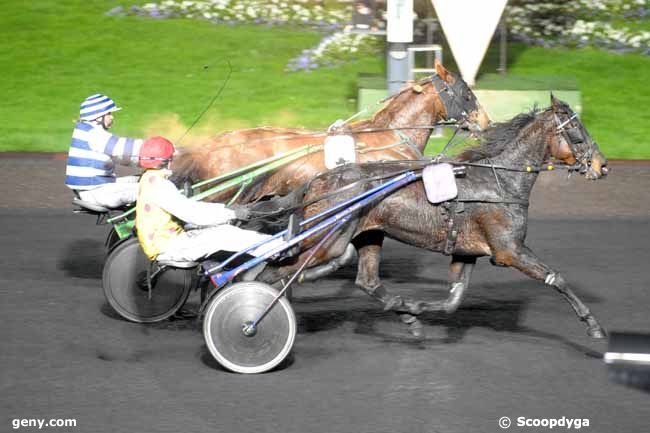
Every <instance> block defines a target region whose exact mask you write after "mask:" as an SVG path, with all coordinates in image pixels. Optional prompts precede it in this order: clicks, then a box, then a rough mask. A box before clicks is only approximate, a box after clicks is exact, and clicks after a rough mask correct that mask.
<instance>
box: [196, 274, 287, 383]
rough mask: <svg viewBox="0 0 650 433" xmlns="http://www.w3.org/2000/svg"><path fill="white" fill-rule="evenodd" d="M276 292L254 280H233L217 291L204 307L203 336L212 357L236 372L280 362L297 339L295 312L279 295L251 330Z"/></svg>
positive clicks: (265, 368)
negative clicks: (252, 324) (234, 282)
mask: <svg viewBox="0 0 650 433" xmlns="http://www.w3.org/2000/svg"><path fill="white" fill-rule="evenodd" d="M277 294H278V291H277V290H275V289H274V288H272V287H271V286H269V285H267V284H263V283H259V282H256V281H248V282H242V283H236V284H233V285H232V286H230V287H228V288H227V289H225V290H223V291H222V292H220V293H219V294H217V295H216V296H215V297H214V298H213V299H212V300H211V301H210V302H209V303H208V307H207V308H206V312H205V317H204V319H203V336H204V337H205V342H206V344H207V346H208V349H209V350H210V353H211V354H212V356H214V358H215V359H216V360H217V361H218V362H219V363H220V364H221V365H222V366H224V367H225V368H227V369H229V370H232V371H234V372H237V373H263V372H265V371H269V370H271V369H272V368H274V367H276V366H277V365H278V364H280V363H281V362H282V361H283V360H284V359H285V358H286V357H287V355H289V352H291V348H292V347H293V342H294V340H295V339H296V328H297V326H296V315H295V314H294V312H293V308H291V304H289V301H287V299H286V298H284V297H282V298H280V299H279V300H278V302H277V303H276V304H275V305H274V306H273V308H272V309H271V310H270V311H269V313H268V314H267V315H266V316H265V317H264V318H263V319H262V320H261V321H260V322H259V323H258V325H257V326H256V327H255V328H254V329H251V327H250V325H251V323H253V321H254V320H255V319H256V318H257V317H258V316H259V315H260V314H261V313H262V312H263V311H264V310H265V309H266V307H267V306H268V305H270V304H271V302H272V301H273V299H274V298H275V297H276V296H277Z"/></svg>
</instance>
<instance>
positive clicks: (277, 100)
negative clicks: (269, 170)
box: [0, 0, 383, 151]
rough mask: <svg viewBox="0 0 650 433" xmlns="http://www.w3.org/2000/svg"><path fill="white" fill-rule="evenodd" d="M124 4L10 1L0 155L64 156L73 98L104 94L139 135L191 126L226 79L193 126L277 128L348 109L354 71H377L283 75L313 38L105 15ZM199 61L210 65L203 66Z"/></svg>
mask: <svg viewBox="0 0 650 433" xmlns="http://www.w3.org/2000/svg"><path fill="white" fill-rule="evenodd" d="M120 3H121V4H123V5H129V4H132V2H127V1H122V2H118V3H115V2H107V1H97V0H95V1H79V0H64V1H61V2H56V1H54V0H50V1H43V0H40V1H34V2H31V3H30V8H25V7H24V5H23V4H21V3H20V2H9V4H8V5H5V6H4V8H3V9H4V10H3V15H2V17H0V52H2V53H3V55H2V56H0V67H1V69H2V71H3V76H4V78H3V79H2V80H0V95H2V99H3V101H2V103H1V104H0V150H5V151H6V150H47V151H63V150H66V149H67V147H68V145H69V138H70V137H69V136H70V133H71V131H72V127H73V123H72V122H73V120H74V119H75V118H76V116H77V115H78V110H79V104H80V102H81V101H82V100H83V99H84V98H85V97H86V96H88V95H90V94H93V93H105V94H107V95H109V96H111V97H112V98H113V99H115V100H116V101H117V103H118V105H120V106H122V107H123V110H122V111H121V112H119V113H117V115H116V121H115V126H114V129H113V130H114V131H115V132H116V133H118V134H121V135H132V136H142V135H145V134H153V133H156V132H157V131H156V127H157V126H158V127H159V130H162V131H161V132H159V133H162V132H165V131H168V130H169V131H172V130H173V132H168V133H169V134H173V135H172V136H171V137H170V138H175V137H174V136H176V137H177V136H179V135H180V134H181V133H182V130H183V127H182V126H176V127H175V128H171V127H169V126H168V125H163V122H162V120H161V119H162V118H169V117H170V116H169V115H172V114H175V115H178V118H179V121H180V123H181V124H182V125H185V126H188V125H190V124H191V123H192V122H193V120H194V119H195V118H196V116H197V115H198V114H199V113H200V112H201V111H202V110H203V109H204V108H205V107H206V105H207V104H208V102H209V101H210V100H211V99H212V97H213V96H214V95H215V94H216V92H217V90H218V89H219V87H220V86H221V85H222V83H223V82H224V79H225V78H226V76H227V74H228V66H227V61H229V62H230V63H231V64H232V67H233V74H232V76H231V78H230V81H229V82H228V84H227V86H226V88H225V90H224V91H223V93H222V94H221V96H220V98H219V99H218V100H217V102H216V103H215V104H214V106H213V108H212V109H211V110H210V111H209V112H208V113H207V114H206V115H205V117H204V118H203V119H202V121H201V123H200V124H199V125H198V126H197V130H200V131H203V132H205V133H209V132H211V133H216V132H218V131H220V130H223V129H225V128H228V127H234V126H238V127H240V126H255V125H258V124H276V125H283V126H309V127H325V126H327V125H328V124H329V123H331V122H333V121H334V120H336V119H337V118H339V117H342V116H345V115H347V114H348V113H350V112H352V111H353V110H354V103H353V101H349V99H350V98H351V97H354V95H355V88H356V87H355V81H356V76H357V73H358V72H359V71H371V72H380V71H381V68H382V62H383V59H381V58H369V59H364V60H362V61H360V62H358V63H356V64H353V65H346V66H343V67H340V68H336V69H324V70H319V71H316V72H312V73H286V72H285V71H284V67H285V65H286V64H287V62H288V60H289V59H290V58H291V57H293V56H296V55H297V54H299V53H300V51H301V50H303V49H305V48H308V47H311V46H313V45H314V44H316V43H317V42H318V41H319V40H320V38H321V35H319V34H317V33H314V32H306V31H296V30H295V29H278V28H274V29H269V28H267V27H262V26H237V27H229V26H216V25H213V24H210V23H208V22H203V21H194V20H185V19H174V20H154V19H146V18H139V17H126V18H124V17H108V16H105V15H104V14H105V12H106V11H108V10H109V9H111V8H112V7H114V6H116V4H120ZM204 65H210V67H209V68H208V69H207V70H206V69H204V67H203V66H204Z"/></svg>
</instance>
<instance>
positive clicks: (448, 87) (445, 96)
mask: <svg viewBox="0 0 650 433" xmlns="http://www.w3.org/2000/svg"><path fill="white" fill-rule="evenodd" d="M434 77H435V78H437V79H436V80H434ZM426 80H428V81H427V82H430V83H431V84H432V85H433V86H434V88H435V89H436V92H438V96H439V97H440V100H441V101H442V105H443V106H444V107H445V111H446V112H447V119H448V121H451V120H452V119H453V120H454V121H455V122H456V123H458V124H459V125H467V124H469V113H468V112H467V110H465V107H463V105H462V104H461V100H463V101H468V102H473V103H474V109H477V108H478V104H477V103H476V98H472V95H471V94H467V90H468V89H467V88H466V87H464V86H463V85H464V84H465V83H464V82H463V81H462V80H460V79H456V80H455V82H454V84H449V83H448V82H446V81H445V80H443V79H442V78H440V77H439V76H438V75H437V74H436V75H432V76H431V77H428V78H426Z"/></svg>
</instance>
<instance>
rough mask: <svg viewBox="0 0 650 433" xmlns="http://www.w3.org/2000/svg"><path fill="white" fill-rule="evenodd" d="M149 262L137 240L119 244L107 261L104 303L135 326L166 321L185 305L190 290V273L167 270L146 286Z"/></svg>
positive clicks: (104, 280) (175, 269)
mask: <svg viewBox="0 0 650 433" xmlns="http://www.w3.org/2000/svg"><path fill="white" fill-rule="evenodd" d="M149 263H150V262H149V259H148V258H147V256H145V254H144V252H143V251H142V248H141V247H140V244H139V243H138V239H136V238H133V239H128V240H126V241H124V243H122V244H120V245H118V246H117V247H116V248H115V249H114V250H113V251H111V253H110V254H109V256H108V257H107V259H106V264H104V273H103V281H102V283H103V287H104V295H105V296H106V300H107V301H108V303H109V304H110V305H111V307H113V309H114V310H115V311H117V312H118V313H119V314H120V316H122V317H124V318H125V319H127V320H130V321H132V322H138V323H153V322H159V321H161V320H165V319H167V318H168V317H170V316H171V315H173V314H174V313H176V312H177V311H178V310H179V309H180V308H181V307H182V306H183V304H185V301H186V300H187V297H188V296H189V294H190V290H191V288H192V272H191V270H187V269H177V268H166V269H164V270H162V271H161V272H160V273H158V275H157V276H156V277H155V278H153V279H152V282H151V293H149V289H148V287H147V270H148V268H149Z"/></svg>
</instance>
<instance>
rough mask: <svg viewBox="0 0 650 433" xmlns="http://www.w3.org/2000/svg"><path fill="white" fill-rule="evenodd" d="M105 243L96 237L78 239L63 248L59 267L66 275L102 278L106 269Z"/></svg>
mask: <svg viewBox="0 0 650 433" xmlns="http://www.w3.org/2000/svg"><path fill="white" fill-rule="evenodd" d="M105 254H106V249H105V248H104V245H103V244H102V243H101V242H99V241H97V240H95V239H78V240H75V241H72V242H70V243H68V244H67V245H66V246H65V248H64V249H63V253H62V257H61V258H60V259H59V261H58V263H57V269H59V270H62V271H63V272H65V274H66V276H68V277H74V278H85V279H93V280H95V279H101V278H102V271H103V269H104V257H105Z"/></svg>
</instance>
